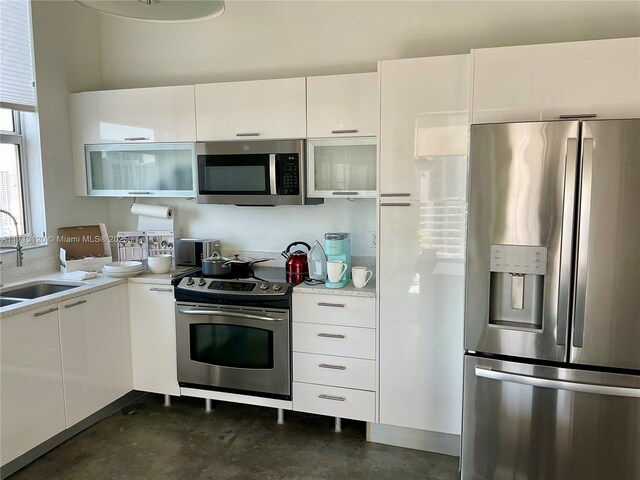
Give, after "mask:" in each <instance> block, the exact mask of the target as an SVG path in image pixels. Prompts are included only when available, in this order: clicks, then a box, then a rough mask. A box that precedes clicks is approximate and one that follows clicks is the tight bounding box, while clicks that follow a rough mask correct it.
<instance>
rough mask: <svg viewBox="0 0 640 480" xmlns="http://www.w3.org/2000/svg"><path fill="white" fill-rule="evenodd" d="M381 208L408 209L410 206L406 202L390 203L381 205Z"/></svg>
mask: <svg viewBox="0 0 640 480" xmlns="http://www.w3.org/2000/svg"><path fill="white" fill-rule="evenodd" d="M380 206H381V207H410V206H411V204H410V203H408V202H391V203H381V204H380Z"/></svg>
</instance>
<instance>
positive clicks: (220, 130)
mask: <svg viewBox="0 0 640 480" xmlns="http://www.w3.org/2000/svg"><path fill="white" fill-rule="evenodd" d="M195 89H196V118H197V122H196V124H197V139H198V141H210V140H243V139H245V140H247V139H248V140H252V139H253V140H257V139H285V138H305V136H306V131H307V127H306V99H305V95H306V93H305V92H306V87H305V79H304V78H284V79H277V80H256V81H250V82H228V83H210V84H206V85H196V87H195Z"/></svg>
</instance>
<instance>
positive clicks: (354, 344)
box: [293, 323, 376, 360]
mask: <svg viewBox="0 0 640 480" xmlns="http://www.w3.org/2000/svg"><path fill="white" fill-rule="evenodd" d="M293 351H294V352H302V353H319V354H324V355H336V356H339V357H355V358H368V359H371V360H375V358H376V331H375V330H374V329H371V328H354V327H342V326H336V325H319V324H316V323H294V324H293Z"/></svg>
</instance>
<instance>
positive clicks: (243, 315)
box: [180, 308, 282, 322]
mask: <svg viewBox="0 0 640 480" xmlns="http://www.w3.org/2000/svg"><path fill="white" fill-rule="evenodd" d="M180 313H183V314H185V315H206V316H209V317H237V318H247V319H250V320H265V321H268V322H281V321H282V319H281V318H271V317H266V316H263V315H254V314H251V313H239V312H224V311H220V310H199V309H192V308H189V309H183V310H180Z"/></svg>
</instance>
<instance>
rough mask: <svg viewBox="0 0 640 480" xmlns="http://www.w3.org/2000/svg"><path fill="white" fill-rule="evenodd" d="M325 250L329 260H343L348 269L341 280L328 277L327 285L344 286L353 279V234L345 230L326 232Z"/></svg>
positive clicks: (328, 286) (329, 286)
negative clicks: (331, 279) (336, 280)
mask: <svg viewBox="0 0 640 480" xmlns="http://www.w3.org/2000/svg"><path fill="white" fill-rule="evenodd" d="M324 251H325V252H326V254H327V263H328V262H343V263H344V264H346V265H347V269H346V271H345V272H344V275H343V276H342V278H341V279H340V281H339V282H330V281H329V279H328V278H327V281H326V282H325V287H327V288H342V287H344V286H345V285H346V284H347V283H349V282H350V281H351V234H350V233H345V232H338V233H325V234H324Z"/></svg>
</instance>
